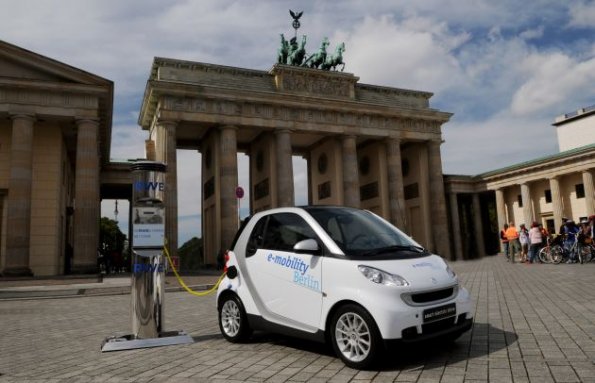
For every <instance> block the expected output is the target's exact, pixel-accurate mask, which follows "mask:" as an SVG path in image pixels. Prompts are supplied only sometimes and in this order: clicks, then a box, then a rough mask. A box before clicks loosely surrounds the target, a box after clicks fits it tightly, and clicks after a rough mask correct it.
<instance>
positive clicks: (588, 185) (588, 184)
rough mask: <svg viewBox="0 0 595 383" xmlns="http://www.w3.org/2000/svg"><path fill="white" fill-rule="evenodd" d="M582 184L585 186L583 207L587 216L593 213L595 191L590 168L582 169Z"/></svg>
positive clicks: (594, 211) (594, 209)
mask: <svg viewBox="0 0 595 383" xmlns="http://www.w3.org/2000/svg"><path fill="white" fill-rule="evenodd" d="M583 185H584V187H585V207H586V208H587V216H590V215H593V214H595V191H594V190H593V173H591V171H590V170H584V171H583Z"/></svg>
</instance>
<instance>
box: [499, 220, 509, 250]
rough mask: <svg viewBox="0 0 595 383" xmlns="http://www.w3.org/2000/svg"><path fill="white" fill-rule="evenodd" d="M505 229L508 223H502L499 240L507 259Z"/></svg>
mask: <svg viewBox="0 0 595 383" xmlns="http://www.w3.org/2000/svg"><path fill="white" fill-rule="evenodd" d="M506 229H508V224H507V223H505V224H504V228H503V229H502V230H500V241H502V252H503V253H504V255H506V259H508V238H506Z"/></svg>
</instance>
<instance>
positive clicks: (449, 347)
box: [248, 323, 518, 371]
mask: <svg viewBox="0 0 595 383" xmlns="http://www.w3.org/2000/svg"><path fill="white" fill-rule="evenodd" d="M517 339H518V336H517V335H516V334H515V333H512V332H508V331H504V330H502V329H499V328H497V327H494V326H492V325H490V324H489V323H474V324H473V328H472V329H471V331H468V332H467V333H465V334H463V335H462V336H461V337H460V338H459V339H457V340H456V341H454V342H453V341H440V340H434V341H428V342H422V343H415V344H400V345H399V346H397V347H391V348H389V349H388V350H386V351H385V354H384V355H383V356H382V357H381V358H380V360H379V363H378V365H377V366H376V368H377V369H380V370H383V371H391V370H415V369H417V368H422V367H423V369H424V370H429V369H432V366H435V367H436V368H441V367H443V366H444V365H445V364H454V363H457V362H461V361H465V360H470V359H474V358H480V357H483V356H487V355H489V354H491V353H494V352H497V351H500V350H502V349H505V348H506V347H507V346H508V345H511V344H513V343H514V342H516V341H517ZM248 343H253V344H256V343H271V344H274V345H277V346H284V347H290V348H294V349H297V350H302V351H307V352H312V353H316V354H320V355H326V356H332V357H336V356H335V354H334V352H333V349H332V346H331V345H328V344H321V343H317V342H312V341H307V340H302V339H297V338H292V337H288V336H283V335H277V334H272V333H266V332H255V333H254V335H253V336H252V337H251V338H250V340H249V341H248Z"/></svg>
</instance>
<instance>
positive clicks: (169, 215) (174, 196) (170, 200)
mask: <svg viewBox="0 0 595 383" xmlns="http://www.w3.org/2000/svg"><path fill="white" fill-rule="evenodd" d="M176 128H177V123H176V122H175V121H160V122H159V129H160V131H161V135H160V137H161V139H162V142H161V150H162V154H161V158H162V161H163V162H165V163H166V165H167V173H166V174H165V193H164V198H165V201H164V202H165V238H166V239H167V250H168V251H169V254H170V255H171V256H172V257H173V256H175V255H177V254H178V168H177V163H178V159H177V154H176V148H177V141H176Z"/></svg>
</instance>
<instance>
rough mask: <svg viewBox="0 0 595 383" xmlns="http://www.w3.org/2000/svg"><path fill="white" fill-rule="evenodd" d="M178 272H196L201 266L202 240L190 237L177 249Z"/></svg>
mask: <svg viewBox="0 0 595 383" xmlns="http://www.w3.org/2000/svg"><path fill="white" fill-rule="evenodd" d="M178 256H179V257H180V270H182V271H196V270H198V269H199V268H200V266H201V265H202V264H203V258H202V238H197V237H192V238H191V239H190V240H188V241H186V242H185V243H184V244H183V245H182V247H180V248H179V249H178Z"/></svg>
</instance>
